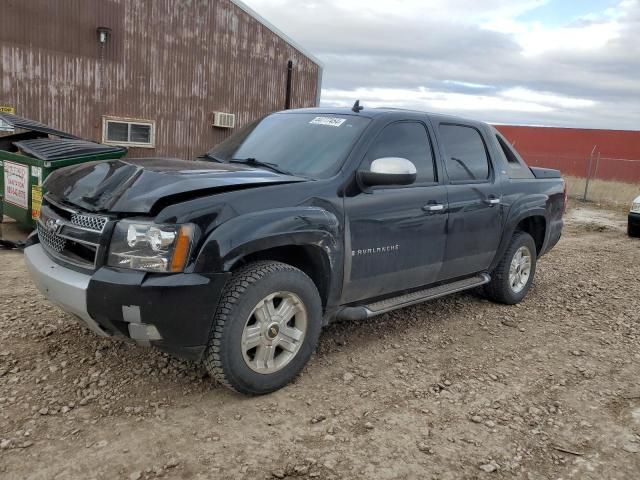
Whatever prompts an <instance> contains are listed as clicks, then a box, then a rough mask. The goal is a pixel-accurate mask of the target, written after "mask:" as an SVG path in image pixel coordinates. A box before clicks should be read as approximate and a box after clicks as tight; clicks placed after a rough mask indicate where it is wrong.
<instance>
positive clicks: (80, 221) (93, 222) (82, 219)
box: [71, 213, 108, 232]
mask: <svg viewBox="0 0 640 480" xmlns="http://www.w3.org/2000/svg"><path fill="white" fill-rule="evenodd" d="M107 221H108V219H107V218H106V217H99V216H97V215H83V214H81V213H73V214H72V215H71V224H72V225H76V226H78V227H80V228H86V229H87V230H93V231H94V232H102V230H104V227H105V225H106V224H107Z"/></svg>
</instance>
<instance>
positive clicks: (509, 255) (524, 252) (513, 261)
mask: <svg viewBox="0 0 640 480" xmlns="http://www.w3.org/2000/svg"><path fill="white" fill-rule="evenodd" d="M536 264H537V250H536V244H535V242H534V241H533V238H532V237H531V235H529V234H528V233H526V232H516V233H515V235H514V236H513V238H512V239H511V244H510V245H509V248H508V249H507V251H506V252H505V254H504V256H503V257H502V260H501V261H500V263H499V264H498V266H497V267H496V269H495V270H494V272H493V274H492V275H491V282H490V283H489V284H488V285H486V287H485V292H486V293H487V296H488V297H489V298H490V299H491V300H493V301H494V302H498V303H504V304H506V305H515V304H517V303H520V302H522V300H524V298H525V297H526V296H527V293H529V290H530V289H531V285H532V284H533V278H534V276H535V274H536Z"/></svg>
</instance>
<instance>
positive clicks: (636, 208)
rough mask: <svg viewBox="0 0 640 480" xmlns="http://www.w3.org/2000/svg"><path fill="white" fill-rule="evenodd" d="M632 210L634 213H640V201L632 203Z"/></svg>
mask: <svg viewBox="0 0 640 480" xmlns="http://www.w3.org/2000/svg"><path fill="white" fill-rule="evenodd" d="M631 211H632V212H633V213H640V202H639V203H634V204H633V205H631Z"/></svg>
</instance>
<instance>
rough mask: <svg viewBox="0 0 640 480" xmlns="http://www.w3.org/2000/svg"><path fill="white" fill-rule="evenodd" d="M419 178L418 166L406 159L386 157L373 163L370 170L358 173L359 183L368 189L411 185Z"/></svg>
mask: <svg viewBox="0 0 640 480" xmlns="http://www.w3.org/2000/svg"><path fill="white" fill-rule="evenodd" d="M417 178H418V171H417V170H416V166H415V165H414V164H413V163H412V162H410V161H409V160H407V159H406V158H397V157H386V158H379V159H378V160H374V161H373V162H371V168H370V169H369V170H360V171H359V172H358V181H359V182H360V183H361V184H362V185H364V186H366V187H377V186H383V185H411V184H413V183H415V181H416V179H417Z"/></svg>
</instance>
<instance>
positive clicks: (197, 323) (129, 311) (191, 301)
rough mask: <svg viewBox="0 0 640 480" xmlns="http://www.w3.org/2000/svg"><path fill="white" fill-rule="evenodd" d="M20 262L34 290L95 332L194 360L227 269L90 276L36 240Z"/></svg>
mask: <svg viewBox="0 0 640 480" xmlns="http://www.w3.org/2000/svg"><path fill="white" fill-rule="evenodd" d="M24 253H25V261H26V264H27V267H28V269H29V271H30V273H31V277H32V278H33V281H34V283H35V284H36V286H37V287H38V289H39V290H40V291H41V292H42V293H43V295H44V296H45V297H47V298H48V299H49V300H50V301H52V302H53V303H55V304H56V305H58V306H60V307H61V308H62V309H63V310H65V311H66V312H68V313H71V314H73V315H74V316H76V317H77V318H79V319H80V320H81V321H82V322H83V323H84V324H85V325H87V326H88V327H89V328H90V329H91V330H92V331H93V332H95V333H97V334H98V335H101V336H120V337H125V338H129V339H131V340H134V341H135V342H137V343H139V344H142V345H153V346H154V347H157V348H159V349H160V350H163V351H165V352H167V353H170V354H172V355H175V356H177V357H181V358H186V359H189V360H199V359H200V358H201V357H202V355H203V353H204V351H205V349H206V345H207V342H208V339H209V333H210V329H211V323H212V321H213V316H214V314H215V309H216V307H217V304H218V301H219V299H220V295H221V293H222V289H223V288H224V285H225V283H226V281H227V279H228V277H229V274H226V273H221V274H211V275H204V274H196V273H191V274H173V275H160V274H149V273H144V272H136V271H132V270H125V269H114V268H108V267H103V268H100V269H99V270H97V271H96V272H95V273H93V274H92V275H89V274H87V273H80V272H76V271H74V270H71V269H69V268H66V267H63V266H61V265H59V264H57V263H55V262H54V261H53V260H51V258H49V256H48V255H47V254H46V253H45V251H44V249H43V248H42V246H41V245H39V244H36V245H33V246H30V247H28V248H26V249H25V252H24Z"/></svg>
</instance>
